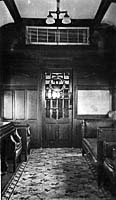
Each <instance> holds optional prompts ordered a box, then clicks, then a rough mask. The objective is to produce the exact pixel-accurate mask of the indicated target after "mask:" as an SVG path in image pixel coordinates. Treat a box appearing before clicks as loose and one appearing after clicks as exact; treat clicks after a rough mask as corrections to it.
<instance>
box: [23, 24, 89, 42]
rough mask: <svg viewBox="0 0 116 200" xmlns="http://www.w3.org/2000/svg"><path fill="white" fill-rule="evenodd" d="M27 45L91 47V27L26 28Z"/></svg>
mask: <svg viewBox="0 0 116 200" xmlns="http://www.w3.org/2000/svg"><path fill="white" fill-rule="evenodd" d="M26 44H36V45H37V44H44V45H45V44H47V45H48V44H52V45H89V27H67V28H66V27H58V28H57V27H37V26H26Z"/></svg>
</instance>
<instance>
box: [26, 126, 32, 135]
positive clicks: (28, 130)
mask: <svg viewBox="0 0 116 200" xmlns="http://www.w3.org/2000/svg"><path fill="white" fill-rule="evenodd" d="M27 133H28V136H30V135H31V131H30V127H28V128H27Z"/></svg>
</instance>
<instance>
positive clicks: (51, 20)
mask: <svg viewBox="0 0 116 200" xmlns="http://www.w3.org/2000/svg"><path fill="white" fill-rule="evenodd" d="M56 1H57V10H56V11H49V15H48V16H47V19H46V23H47V24H54V23H55V19H54V17H53V16H52V14H56V15H57V20H59V19H60V14H64V17H63V19H62V23H63V24H70V23H71V19H70V16H69V15H68V13H67V11H60V0H56Z"/></svg>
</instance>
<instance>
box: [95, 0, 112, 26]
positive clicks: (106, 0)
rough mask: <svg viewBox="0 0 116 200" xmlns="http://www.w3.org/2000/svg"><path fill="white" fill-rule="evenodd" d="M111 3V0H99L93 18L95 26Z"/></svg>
mask: <svg viewBox="0 0 116 200" xmlns="http://www.w3.org/2000/svg"><path fill="white" fill-rule="evenodd" d="M111 3H112V0H102V1H101V4H100V6H99V8H98V11H97V13H96V15H95V18H94V23H95V26H96V25H98V24H99V23H100V22H101V21H102V19H103V17H104V15H105V13H106V11H107V10H108V8H109V6H110V4H111Z"/></svg>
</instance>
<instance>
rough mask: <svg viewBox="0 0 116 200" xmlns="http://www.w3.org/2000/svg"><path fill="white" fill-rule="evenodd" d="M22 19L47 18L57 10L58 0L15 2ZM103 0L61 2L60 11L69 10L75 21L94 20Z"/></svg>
mask: <svg viewBox="0 0 116 200" xmlns="http://www.w3.org/2000/svg"><path fill="white" fill-rule="evenodd" d="M15 2H16V5H17V7H18V9H19V12H20V14H21V16H22V17H26V18H46V16H47V15H48V11H49V10H56V6H57V3H56V0H15ZM100 2H101V0H60V10H67V11H68V13H69V15H70V17H71V18H73V19H80V18H81V19H83V18H94V16H95V13H96V12H97V9H98V7H99V4H100Z"/></svg>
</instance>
